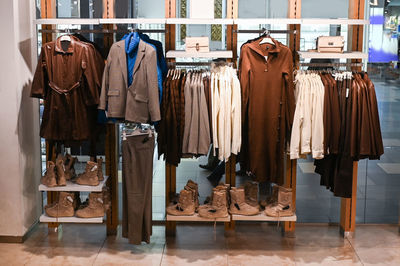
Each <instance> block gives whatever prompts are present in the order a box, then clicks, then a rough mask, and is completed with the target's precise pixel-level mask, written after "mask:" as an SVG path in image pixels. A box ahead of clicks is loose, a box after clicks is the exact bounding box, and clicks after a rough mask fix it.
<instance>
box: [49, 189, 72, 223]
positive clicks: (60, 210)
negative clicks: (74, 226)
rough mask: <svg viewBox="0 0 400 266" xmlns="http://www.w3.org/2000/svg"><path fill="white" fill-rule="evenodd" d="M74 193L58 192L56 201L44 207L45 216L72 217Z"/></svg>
mask: <svg viewBox="0 0 400 266" xmlns="http://www.w3.org/2000/svg"><path fill="white" fill-rule="evenodd" d="M74 197H75V195H74V193H73V192H72V193H69V192H64V191H62V192H60V194H59V195H58V202H57V203H55V204H52V205H51V206H48V207H47V208H46V207H45V212H46V214H47V216H50V217H72V216H74V201H75V200H74Z"/></svg>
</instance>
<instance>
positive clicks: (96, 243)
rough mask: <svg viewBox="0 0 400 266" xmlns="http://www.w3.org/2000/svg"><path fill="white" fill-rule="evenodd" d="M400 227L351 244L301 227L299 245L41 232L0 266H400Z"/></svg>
mask: <svg viewBox="0 0 400 266" xmlns="http://www.w3.org/2000/svg"><path fill="white" fill-rule="evenodd" d="M398 230H399V228H398V227H397V226H390V225H385V226H382V225H376V226H369V225H364V226H359V227H357V232H356V235H355V238H353V239H344V238H342V237H341V236H340V235H339V232H338V228H337V227H336V226H327V225H326V226H318V225H298V226H297V227H296V237H295V238H285V237H282V235H281V232H280V230H278V228H277V227H276V225H272V224H261V223H254V224H237V225H236V230H235V231H234V232H229V233H225V232H224V227H223V225H218V226H217V227H216V228H214V227H213V226H212V225H178V226H177V231H176V236H175V237H168V238H166V237H165V232H164V227H163V226H154V227H153V236H152V238H151V243H150V244H142V245H140V246H134V245H130V244H128V241H127V240H126V239H124V238H122V237H121V235H120V231H121V230H118V235H117V236H109V237H106V232H105V226H104V225H64V226H63V227H62V230H59V232H57V233H54V232H52V233H48V230H47V228H46V226H45V225H40V226H38V228H37V229H36V230H35V231H34V232H33V234H32V235H31V237H30V238H28V240H27V241H25V243H24V244H4V243H2V244H0V265H188V264H192V265H254V266H256V265H400V252H399V250H400V235H399V231H398Z"/></svg>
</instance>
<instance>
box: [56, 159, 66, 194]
mask: <svg viewBox="0 0 400 266" xmlns="http://www.w3.org/2000/svg"><path fill="white" fill-rule="evenodd" d="M56 169H57V183H58V185H59V186H66V185H67V180H66V178H65V168H64V162H63V158H62V156H61V154H59V155H58V156H57V159H56Z"/></svg>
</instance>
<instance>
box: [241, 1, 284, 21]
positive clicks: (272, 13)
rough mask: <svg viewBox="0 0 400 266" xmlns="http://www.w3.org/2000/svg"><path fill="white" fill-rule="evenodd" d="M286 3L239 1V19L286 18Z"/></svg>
mask: <svg viewBox="0 0 400 266" xmlns="http://www.w3.org/2000/svg"><path fill="white" fill-rule="evenodd" d="M287 14H288V1H278V0H239V15H238V16H239V18H286V17H287Z"/></svg>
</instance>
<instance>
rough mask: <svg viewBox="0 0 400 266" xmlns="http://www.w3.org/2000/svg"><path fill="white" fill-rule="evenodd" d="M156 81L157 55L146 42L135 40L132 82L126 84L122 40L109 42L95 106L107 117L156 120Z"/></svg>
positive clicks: (157, 114)
mask: <svg viewBox="0 0 400 266" xmlns="http://www.w3.org/2000/svg"><path fill="white" fill-rule="evenodd" d="M158 97H159V93H158V85H157V56H156V51H155V50H154V48H153V47H151V46H150V45H149V44H146V43H145V42H143V41H142V40H140V41H139V45H138V51H137V57H136V60H135V64H134V69H133V80H132V84H131V85H130V86H128V73H127V59H126V52H125V40H122V41H119V42H116V43H114V44H113V45H112V47H111V49H110V53H109V55H108V58H107V65H106V67H105V69H104V75H103V83H102V89H101V96H100V105H99V109H102V110H107V115H108V117H112V118H123V119H125V120H127V121H130V122H136V123H148V122H150V121H153V122H155V121H159V120H160V119H161V116H160V105H159V98H158Z"/></svg>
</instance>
